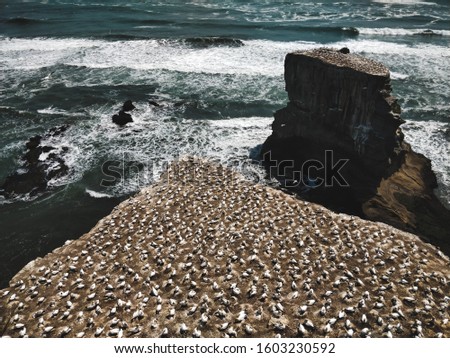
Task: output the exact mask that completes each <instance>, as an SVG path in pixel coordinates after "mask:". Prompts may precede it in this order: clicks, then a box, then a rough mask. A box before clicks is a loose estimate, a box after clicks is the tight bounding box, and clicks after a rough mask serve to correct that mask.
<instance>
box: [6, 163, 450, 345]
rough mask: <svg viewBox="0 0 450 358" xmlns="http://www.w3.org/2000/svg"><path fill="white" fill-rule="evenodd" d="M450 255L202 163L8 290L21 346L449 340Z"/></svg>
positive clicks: (36, 264) (182, 168)
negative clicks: (169, 340)
mask: <svg viewBox="0 0 450 358" xmlns="http://www.w3.org/2000/svg"><path fill="white" fill-rule="evenodd" d="M449 279H450V266H449V259H448V258H447V257H446V256H445V255H443V254H442V253H441V252H440V251H439V250H437V249H436V248H435V247H433V246H431V245H429V244H426V243H424V242H422V241H421V240H420V239H419V238H418V237H416V236H414V235H412V234H408V233H404V232H401V231H399V230H397V229H394V228H392V227H389V226H387V225H385V224H380V223H373V222H368V221H364V220H361V219H359V218H357V217H352V216H348V215H341V214H335V213H333V212H331V211H329V210H327V209H325V208H324V207H321V206H319V205H315V204H311V203H308V202H304V201H299V200H297V199H294V198H293V197H291V196H289V195H287V194H284V193H282V192H280V191H277V190H274V189H272V188H269V187H265V186H261V185H256V184H252V183H250V182H247V181H245V180H244V179H243V178H242V177H241V176H240V175H238V174H237V173H235V172H233V171H231V170H229V169H227V168H224V167H222V166H220V165H217V164H213V163H210V162H206V161H203V160H199V159H192V158H191V159H185V160H181V161H179V162H176V163H174V164H172V165H171V166H170V167H169V169H168V171H167V172H166V173H165V174H164V175H163V176H162V178H161V180H160V181H159V182H158V183H156V184H155V185H153V186H151V187H149V188H147V189H144V190H143V191H142V192H140V193H139V194H138V195H136V196H135V197H133V198H131V199H129V200H127V201H125V202H123V203H122V204H120V205H119V206H118V207H116V208H115V209H114V210H113V212H112V213H111V214H110V215H109V216H107V217H105V218H104V219H102V220H101V221H100V222H99V223H98V224H97V225H96V226H95V227H94V228H93V229H92V230H91V231H90V232H89V233H87V234H85V235H84V236H82V237H81V238H79V239H78V240H75V241H72V242H68V243H67V244H66V245H64V246H63V247H61V248H59V249H57V250H55V251H54V252H53V253H50V254H48V255H47V256H45V257H44V258H40V259H37V260H35V261H33V262H30V263H29V264H28V265H27V266H26V267H24V268H23V269H22V270H21V271H20V272H19V273H18V274H17V275H16V276H15V277H14V278H13V279H12V281H11V283H10V287H9V288H7V289H4V290H2V291H0V332H1V333H2V335H4V336H13V337H26V336H29V337H107V336H109V337H122V336H123V337H415V336H418V337H449V336H450V326H449V321H448V320H449V310H448V305H449V301H450V292H449Z"/></svg>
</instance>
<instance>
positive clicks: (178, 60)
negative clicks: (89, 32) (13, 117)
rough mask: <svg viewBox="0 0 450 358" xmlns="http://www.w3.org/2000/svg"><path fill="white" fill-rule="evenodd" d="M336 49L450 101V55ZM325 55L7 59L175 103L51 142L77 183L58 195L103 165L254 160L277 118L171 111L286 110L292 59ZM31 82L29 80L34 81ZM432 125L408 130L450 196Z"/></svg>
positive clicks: (272, 50) (213, 51) (147, 50)
mask: <svg viewBox="0 0 450 358" xmlns="http://www.w3.org/2000/svg"><path fill="white" fill-rule="evenodd" d="M329 45H330V46H333V47H335V48H340V47H344V46H346V47H349V48H350V50H351V52H352V53H359V54H362V55H365V56H367V57H370V58H373V59H375V60H378V61H381V62H383V63H385V64H386V65H387V66H388V67H389V68H390V69H391V70H392V72H391V75H392V78H393V79H395V80H405V81H409V80H411V78H415V79H417V78H418V83H419V84H421V86H423V87H425V90H426V91H427V92H431V91H436V93H438V94H439V95H441V94H443V95H444V97H443V98H444V99H445V98H448V97H450V94H449V93H448V91H449V90H448V83H449V82H450V77H449V76H450V64H449V61H446V58H447V59H448V57H450V53H449V49H448V47H445V46H440V45H435V44H429V43H414V44H413V45H407V44H398V43H394V42H389V41H380V40H373V39H372V40H369V39H352V40H348V41H340V42H337V43H330V44H329ZM319 46H323V44H317V43H312V42H300V41H298V42H296V41H294V42H277V41H269V40H249V41H244V46H241V47H225V46H223V47H221V46H218V47H208V48H200V49H199V48H194V47H190V46H188V45H186V44H183V43H181V42H175V41H160V40H135V41H103V40H82V39H64V40H55V39H44V38H38V39H0V56H1V63H2V66H3V68H5V69H15V70H17V72H19V70H20V71H21V69H30V68H40V67H45V66H53V65H59V64H62V65H70V66H75V67H77V68H80V67H82V66H84V67H86V68H88V69H101V70H100V71H94V70H92V72H89V71H86V72H87V73H88V75H86V76H87V77H83V76H76V78H70V77H69V78H65V79H64V83H65V84H66V86H76V85H86V86H90V85H92V86H94V85H105V84H106V85H127V84H136V83H138V84H153V83H157V84H158V93H157V94H161V97H164V96H165V95H167V94H170V97H168V98H167V102H168V104H167V105H165V106H164V107H162V108H160V107H150V106H148V104H147V103H145V102H142V103H139V102H138V103H136V107H137V108H138V110H136V111H133V113H132V116H133V118H134V123H133V124H132V125H128V126H125V127H124V128H118V127H117V126H116V125H114V124H113V123H112V121H111V116H112V114H113V113H112V109H111V107H110V106H105V107H100V106H91V107H88V108H86V109H85V111H86V113H84V115H85V116H87V117H88V118H90V120H86V121H80V122H78V123H77V124H76V125H73V126H72V127H70V128H69V129H68V130H67V131H66V132H65V133H64V135H62V136H61V137H60V138H58V139H57V140H56V139H55V141H54V142H53V143H49V145H52V146H55V147H57V148H62V147H63V146H67V147H68V148H69V150H68V151H67V152H64V153H63V155H64V159H65V161H66V164H67V165H68V166H69V168H70V174H69V176H68V177H65V178H61V179H57V180H54V181H52V183H51V185H55V186H57V185H63V184H67V183H71V182H74V181H77V180H80V179H81V178H82V177H83V174H84V173H85V172H86V171H89V170H93V168H99V167H101V165H102V162H101V161H102V160H103V161H105V160H108V159H114V160H117V159H120V158H125V159H126V160H128V161H129V160H135V161H139V162H142V163H148V162H149V161H158V163H162V162H164V161H165V162H170V161H171V160H173V159H176V158H177V157H179V156H183V155H198V156H206V157H211V158H215V159H218V160H222V161H226V160H229V159H236V158H238V159H239V160H244V159H246V158H248V156H249V152H250V151H251V150H252V148H254V147H255V146H257V145H259V144H262V142H263V141H264V140H265V139H266V138H267V137H268V136H269V135H270V133H271V130H270V124H271V123H272V121H273V118H272V117H267V118H266V117H262V118H259V117H251V118H249V117H245V118H244V117H240V118H233V119H226V118H225V119H223V120H207V119H206V120H198V119H197V120H191V119H183V118H179V114H178V115H176V116H175V117H176V119H174V118H173V117H174V114H175V113H176V110H175V108H174V107H173V106H171V104H170V103H173V102H174V101H175V100H177V98H174V97H177V96H179V97H180V98H183V94H185V93H188V94H194V95H195V96H196V97H197V98H199V99H200V101H202V100H203V99H204V100H206V101H213V99H214V98H217V100H218V101H220V102H222V103H225V102H228V101H236V102H238V103H251V102H252V101H261V102H262V103H264V102H270V103H273V102H274V100H275V101H279V102H280V108H281V107H282V106H283V102H284V101H287V96H286V97H283V98H281V97H280V92H279V91H280V90H275V89H274V88H275V87H277V88H278V87H279V88H283V73H284V66H283V63H284V57H285V55H286V53H288V52H292V51H295V50H307V49H312V48H316V47H319ZM446 56H448V57H446ZM120 71H123V72H125V73H126V75H125V76H123V77H124V78H120V76H116V77H114V76H111V74H112V73H115V72H120ZM97 72H99V73H100V75H99V74H97ZM23 73H24V74H23V76H24V78H26V76H27V75H26V72H25V71H23ZM91 73H96V74H95V78H89V76H91ZM52 76H56V74H55V75H52ZM427 86H431V87H427ZM281 91H282V90H281ZM275 92H276V93H275ZM195 96H194V98H195ZM445 96H447V97H445ZM276 103H278V102H276ZM427 105H430V104H427ZM439 106H441V107H442V106H444V107H442V108H443V110H444V111H446V110H447V109H445V103H433V106H432V108H438V107H439ZM422 107H424V108H428V107H426V106H422ZM439 108H440V107H439ZM419 109H420V108H419ZM38 112H39V113H41V114H57V115H66V114H67V113H71V112H70V111H65V110H61V109H58V108H55V107H48V108H43V109H40V110H39V111H38ZM406 112H407V111H406ZM430 119H432V118H430ZM428 123H430V122H424V128H423V130H414V129H413V127H411V128H406V129H405V132H406V133H407V135H408V136H410V137H411V138H410V139H409V141H410V142H411V143H412V144H413V146H414V148H415V149H416V150H417V151H419V152H422V153H424V154H425V155H427V156H428V157H430V158H431V159H432V160H433V168H434V169H435V171H436V172H437V173H438V176H439V180H440V181H441V182H442V183H444V185H445V186H446V188H447V189H445V190H450V189H449V188H450V182H449V179H448V175H449V174H448V173H449V172H450V168H449V167H448V163H449V162H450V161H449V160H448V159H449V158H448V152H449V151H448V150H447V149H448V141H445V140H444V139H442V138H441V137H439V136H438V135H439V133H440V132H439V130H438V128H437V129H436V128H435V127H436V126H438V124H432V125H430V126H428ZM436 123H439V122H436ZM432 128H435V129H436V133H435V137H436V136H437V137H436V138H437V140H440V142H439V143H441V147H440V148H444V149H445V150H447V152H445V150H444V149H442V150H438V151H436V150H434V149H431V148H432V146H431V143H430V139H429V138H432V133H427V132H426V131H427V130H431V129H432ZM424 133H426V135H424ZM46 144H47V143H46ZM22 145H23V143H22ZM436 153H438V154H436ZM161 169H162V164H158V165H156V166H155V170H154V173H148V175H147V176H145V177H144V178H142V180H141V182H137V183H134V184H129V183H128V184H127V185H124V186H120V187H119V186H117V187H114V188H109V189H108V191H107V194H108V195H121V194H124V193H131V192H133V191H134V190H137V189H138V188H139V187H140V186H142V185H145V184H148V183H149V182H151V181H152V180H153V179H154V176H153V174H155V175H157V174H158V173H159V172H160V171H161ZM447 194H448V191H447Z"/></svg>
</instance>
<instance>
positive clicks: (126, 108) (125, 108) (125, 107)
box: [122, 100, 136, 112]
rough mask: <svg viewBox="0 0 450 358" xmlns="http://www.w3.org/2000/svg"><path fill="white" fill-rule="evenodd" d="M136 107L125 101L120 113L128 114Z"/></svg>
mask: <svg viewBox="0 0 450 358" xmlns="http://www.w3.org/2000/svg"><path fill="white" fill-rule="evenodd" d="M135 108H136V107H135V106H134V105H133V103H132V102H131V100H127V101H125V103H124V104H123V106H122V111H124V112H129V111H132V110H133V109H135Z"/></svg>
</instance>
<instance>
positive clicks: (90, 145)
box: [46, 102, 273, 196]
mask: <svg viewBox="0 0 450 358" xmlns="http://www.w3.org/2000/svg"><path fill="white" fill-rule="evenodd" d="M135 105H136V107H137V108H138V110H135V111H133V112H132V116H133V119H134V122H133V123H131V124H129V125H127V126H125V127H123V128H120V127H118V126H116V125H115V124H114V123H113V122H112V121H111V108H109V107H97V108H94V107H92V108H89V109H88V112H89V116H90V117H91V118H92V120H91V121H86V122H83V123H82V124H80V125H78V126H76V127H75V126H73V127H71V128H69V129H68V130H67V131H66V132H65V133H64V136H63V138H61V140H62V143H59V145H60V146H68V148H69V150H68V151H67V152H66V153H64V160H65V161H66V164H67V165H68V166H69V168H70V174H69V176H68V177H65V178H63V179H57V180H54V181H52V182H51V185H53V186H59V185H63V184H67V183H71V182H76V181H78V180H80V179H81V178H82V176H83V174H84V173H86V172H87V171H90V170H94V171H97V172H98V173H99V174H100V173H101V168H102V166H103V165H105V163H106V162H108V161H109V162H111V161H115V162H118V163H120V165H122V163H130V162H135V163H141V164H143V165H144V168H145V169H144V170H142V171H141V172H140V173H137V171H133V172H131V173H128V174H124V177H123V178H122V179H123V180H122V181H121V182H120V183H119V184H117V185H115V186H113V187H105V188H102V192H103V191H104V193H106V194H107V195H110V196H120V195H124V194H130V193H132V192H135V191H136V190H139V189H141V188H142V187H143V186H146V185H148V184H150V183H152V182H153V181H154V180H156V179H158V178H159V175H160V174H161V172H162V170H163V169H164V166H165V165H166V164H168V163H170V162H171V161H173V160H175V159H177V158H179V157H183V156H186V155H196V156H201V157H206V158H211V159H213V160H218V161H221V162H223V163H228V162H238V163H243V162H245V163H248V161H249V159H248V158H249V154H250V151H251V150H253V149H254V148H255V147H256V146H258V145H260V144H262V142H263V141H264V140H265V138H267V137H268V136H269V135H270V133H271V129H270V124H271V123H272V121H273V118H271V117H250V118H233V119H223V120H207V119H206V120H198V119H196V120H188V119H172V118H171V114H172V111H171V110H170V109H167V108H166V109H164V108H159V107H156V108H153V107H149V106H148V105H146V104H145V103H139V102H137V103H135ZM139 108H140V109H139ZM46 145H47V143H46ZM131 166H132V168H135V167H133V165H131ZM124 173H125V172H124ZM103 178H104V179H107V177H106V176H105V175H104V176H103ZM96 184H97V185H98V184H100V183H96ZM103 189H104V190H103Z"/></svg>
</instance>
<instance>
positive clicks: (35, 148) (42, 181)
mask: <svg viewBox="0 0 450 358" xmlns="http://www.w3.org/2000/svg"><path fill="white" fill-rule="evenodd" d="M67 128H68V125H62V126H59V127H55V128H52V129H50V130H49V131H48V132H47V133H46V134H45V135H44V136H43V137H42V136H39V135H37V136H34V137H32V138H30V139H29V141H28V142H27V143H26V149H27V151H26V153H25V154H24V156H23V158H22V161H23V165H22V166H21V167H20V168H19V169H18V170H17V171H16V172H14V173H13V174H11V175H9V176H8V177H7V178H6V179H5V182H4V183H3V184H2V185H1V186H0V195H2V196H4V197H6V198H12V197H15V196H18V195H24V194H28V195H30V196H35V195H37V194H39V193H41V192H43V191H45V190H46V189H47V186H48V182H49V181H50V180H52V179H57V178H60V177H62V176H65V175H67V174H68V171H69V167H68V166H67V165H66V163H65V160H64V154H65V153H66V152H67V151H68V150H69V148H67V147H64V146H63V147H55V146H52V145H46V144H45V142H46V141H48V140H49V139H51V140H54V139H55V138H58V137H59V136H60V135H61V134H62V133H64V132H65V131H66V130H67Z"/></svg>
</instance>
